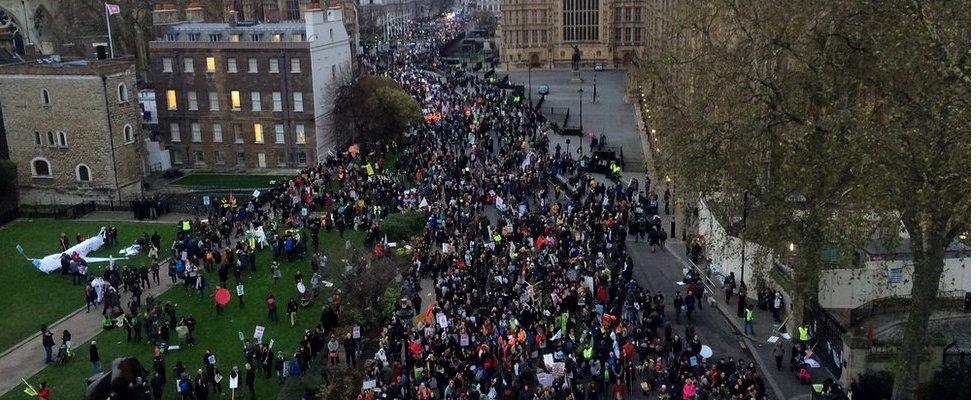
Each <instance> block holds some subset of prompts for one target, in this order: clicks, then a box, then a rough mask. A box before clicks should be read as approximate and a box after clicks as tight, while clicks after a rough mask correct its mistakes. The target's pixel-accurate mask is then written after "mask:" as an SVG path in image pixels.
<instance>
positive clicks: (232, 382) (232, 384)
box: [228, 375, 240, 389]
mask: <svg viewBox="0 0 976 400" xmlns="http://www.w3.org/2000/svg"><path fill="white" fill-rule="evenodd" d="M238 378H240V376H234V375H231V376H230V379H228V386H229V387H230V388H231V389H237V379H238Z"/></svg>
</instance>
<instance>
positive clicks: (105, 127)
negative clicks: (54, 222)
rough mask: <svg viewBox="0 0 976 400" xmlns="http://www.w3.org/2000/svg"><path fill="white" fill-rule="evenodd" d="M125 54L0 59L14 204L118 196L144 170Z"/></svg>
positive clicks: (124, 195) (135, 192) (126, 195)
mask: <svg viewBox="0 0 976 400" xmlns="http://www.w3.org/2000/svg"><path fill="white" fill-rule="evenodd" d="M137 93H138V90H137V88H136V72H135V66H134V64H133V62H132V61H131V60H129V59H115V60H105V61H95V62H89V61H84V60H78V61H68V62H47V63H24V64H11V65H5V66H0V112H2V113H3V123H4V128H5V130H6V136H7V144H8V147H9V152H10V160H11V161H13V162H14V163H16V165H17V175H18V176H17V178H18V185H19V190H20V203H21V204H31V205H34V204H62V205H63V204H72V205H73V204H78V203H81V202H86V201H96V202H100V203H116V204H118V203H124V202H126V201H128V200H131V199H134V198H137V197H139V196H141V195H142V178H143V176H144V171H145V169H144V163H143V154H142V153H143V150H142V140H143V138H141V137H140V134H139V132H140V121H141V120H140V112H139V105H138V97H137Z"/></svg>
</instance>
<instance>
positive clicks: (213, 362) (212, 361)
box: [207, 354, 217, 365]
mask: <svg viewBox="0 0 976 400" xmlns="http://www.w3.org/2000/svg"><path fill="white" fill-rule="evenodd" d="M207 362H208V363H210V365H217V356H215V355H213V354H211V355H210V356H209V357H207Z"/></svg>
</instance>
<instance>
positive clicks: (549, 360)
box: [542, 354, 556, 368]
mask: <svg viewBox="0 0 976 400" xmlns="http://www.w3.org/2000/svg"><path fill="white" fill-rule="evenodd" d="M542 362H543V363H545V364H546V367H549V368H552V364H555V363H556V360H555V359H553V357H552V354H543V355H542Z"/></svg>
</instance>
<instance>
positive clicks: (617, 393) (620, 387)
mask: <svg viewBox="0 0 976 400" xmlns="http://www.w3.org/2000/svg"><path fill="white" fill-rule="evenodd" d="M612 390H613V392H612V393H613V400H623V399H626V398H627V386H624V381H622V380H620V379H617V382H616V383H614V384H613V389H612Z"/></svg>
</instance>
